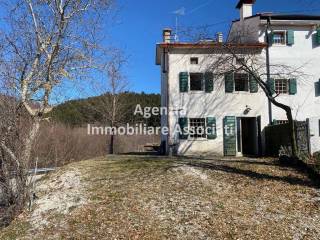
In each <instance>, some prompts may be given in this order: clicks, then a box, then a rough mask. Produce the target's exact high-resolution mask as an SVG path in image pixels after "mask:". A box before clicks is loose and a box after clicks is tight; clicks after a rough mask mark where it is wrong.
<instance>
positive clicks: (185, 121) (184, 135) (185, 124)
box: [179, 118, 188, 139]
mask: <svg viewBox="0 0 320 240" xmlns="http://www.w3.org/2000/svg"><path fill="white" fill-rule="evenodd" d="M179 126H180V129H181V131H182V133H181V134H180V136H179V137H180V139H188V134H187V133H186V131H183V129H185V128H187V127H188V118H179Z"/></svg>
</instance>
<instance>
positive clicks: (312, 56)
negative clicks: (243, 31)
mask: <svg viewBox="0 0 320 240" xmlns="http://www.w3.org/2000/svg"><path fill="white" fill-rule="evenodd" d="M273 29H274V30H286V29H287V30H288V29H291V30H294V38H295V44H294V45H292V46H276V45H272V46H271V47H270V63H271V64H273V65H280V64H281V65H282V64H283V65H286V66H290V67H292V68H293V69H298V72H301V75H300V76H299V77H298V78H297V90H298V92H297V94H296V95H293V96H292V95H280V96H279V97H278V99H277V100H278V101H280V102H282V103H284V104H286V105H289V106H290V107H291V108H292V112H293V117H294V118H295V119H296V120H299V121H305V120H306V119H307V118H310V119H315V120H317V119H318V120H319V119H320V96H316V88H315V83H316V82H318V81H319V79H320V65H319V64H320V46H316V44H315V43H314V40H313V35H314V34H315V32H314V31H310V29H311V28H310V27H286V26H284V27H276V26H274V27H273ZM261 32H262V34H261V36H260V39H259V40H260V41H261V42H263V41H264V34H263V30H262V29H261ZM271 72H272V69H271ZM272 114H273V119H278V120H282V119H286V115H285V113H284V112H283V111H282V110H281V109H279V108H276V107H275V106H273V111H272ZM315 120H314V121H315ZM314 127H317V126H316V125H312V126H311V131H315V130H316V129H312V128H314ZM312 142H313V143H312V145H313V147H312V152H315V151H319V150H320V141H319V139H316V138H313V139H312Z"/></svg>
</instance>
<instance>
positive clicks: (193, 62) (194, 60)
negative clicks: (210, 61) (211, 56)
mask: <svg viewBox="0 0 320 240" xmlns="http://www.w3.org/2000/svg"><path fill="white" fill-rule="evenodd" d="M190 63H191V64H198V63H199V59H198V58H197V57H192V58H190Z"/></svg>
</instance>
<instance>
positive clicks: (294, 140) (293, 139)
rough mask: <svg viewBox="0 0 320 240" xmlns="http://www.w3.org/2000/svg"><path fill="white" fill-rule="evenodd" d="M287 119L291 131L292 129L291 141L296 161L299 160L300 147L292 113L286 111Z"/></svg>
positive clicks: (292, 153)
mask: <svg viewBox="0 0 320 240" xmlns="http://www.w3.org/2000/svg"><path fill="white" fill-rule="evenodd" d="M286 114H287V118H288V121H289V129H290V140H291V155H292V158H293V159H294V161H296V159H297V158H298V145H297V137H296V127H295V122H294V121H293V118H292V112H291V109H290V111H287V110H286Z"/></svg>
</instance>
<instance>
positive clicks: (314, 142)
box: [309, 118, 320, 153]
mask: <svg viewBox="0 0 320 240" xmlns="http://www.w3.org/2000/svg"><path fill="white" fill-rule="evenodd" d="M309 124H310V136H311V137H310V148H311V152H312V153H315V152H317V151H319V150H320V149H319V142H320V129H319V118H310V119H309Z"/></svg>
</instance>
